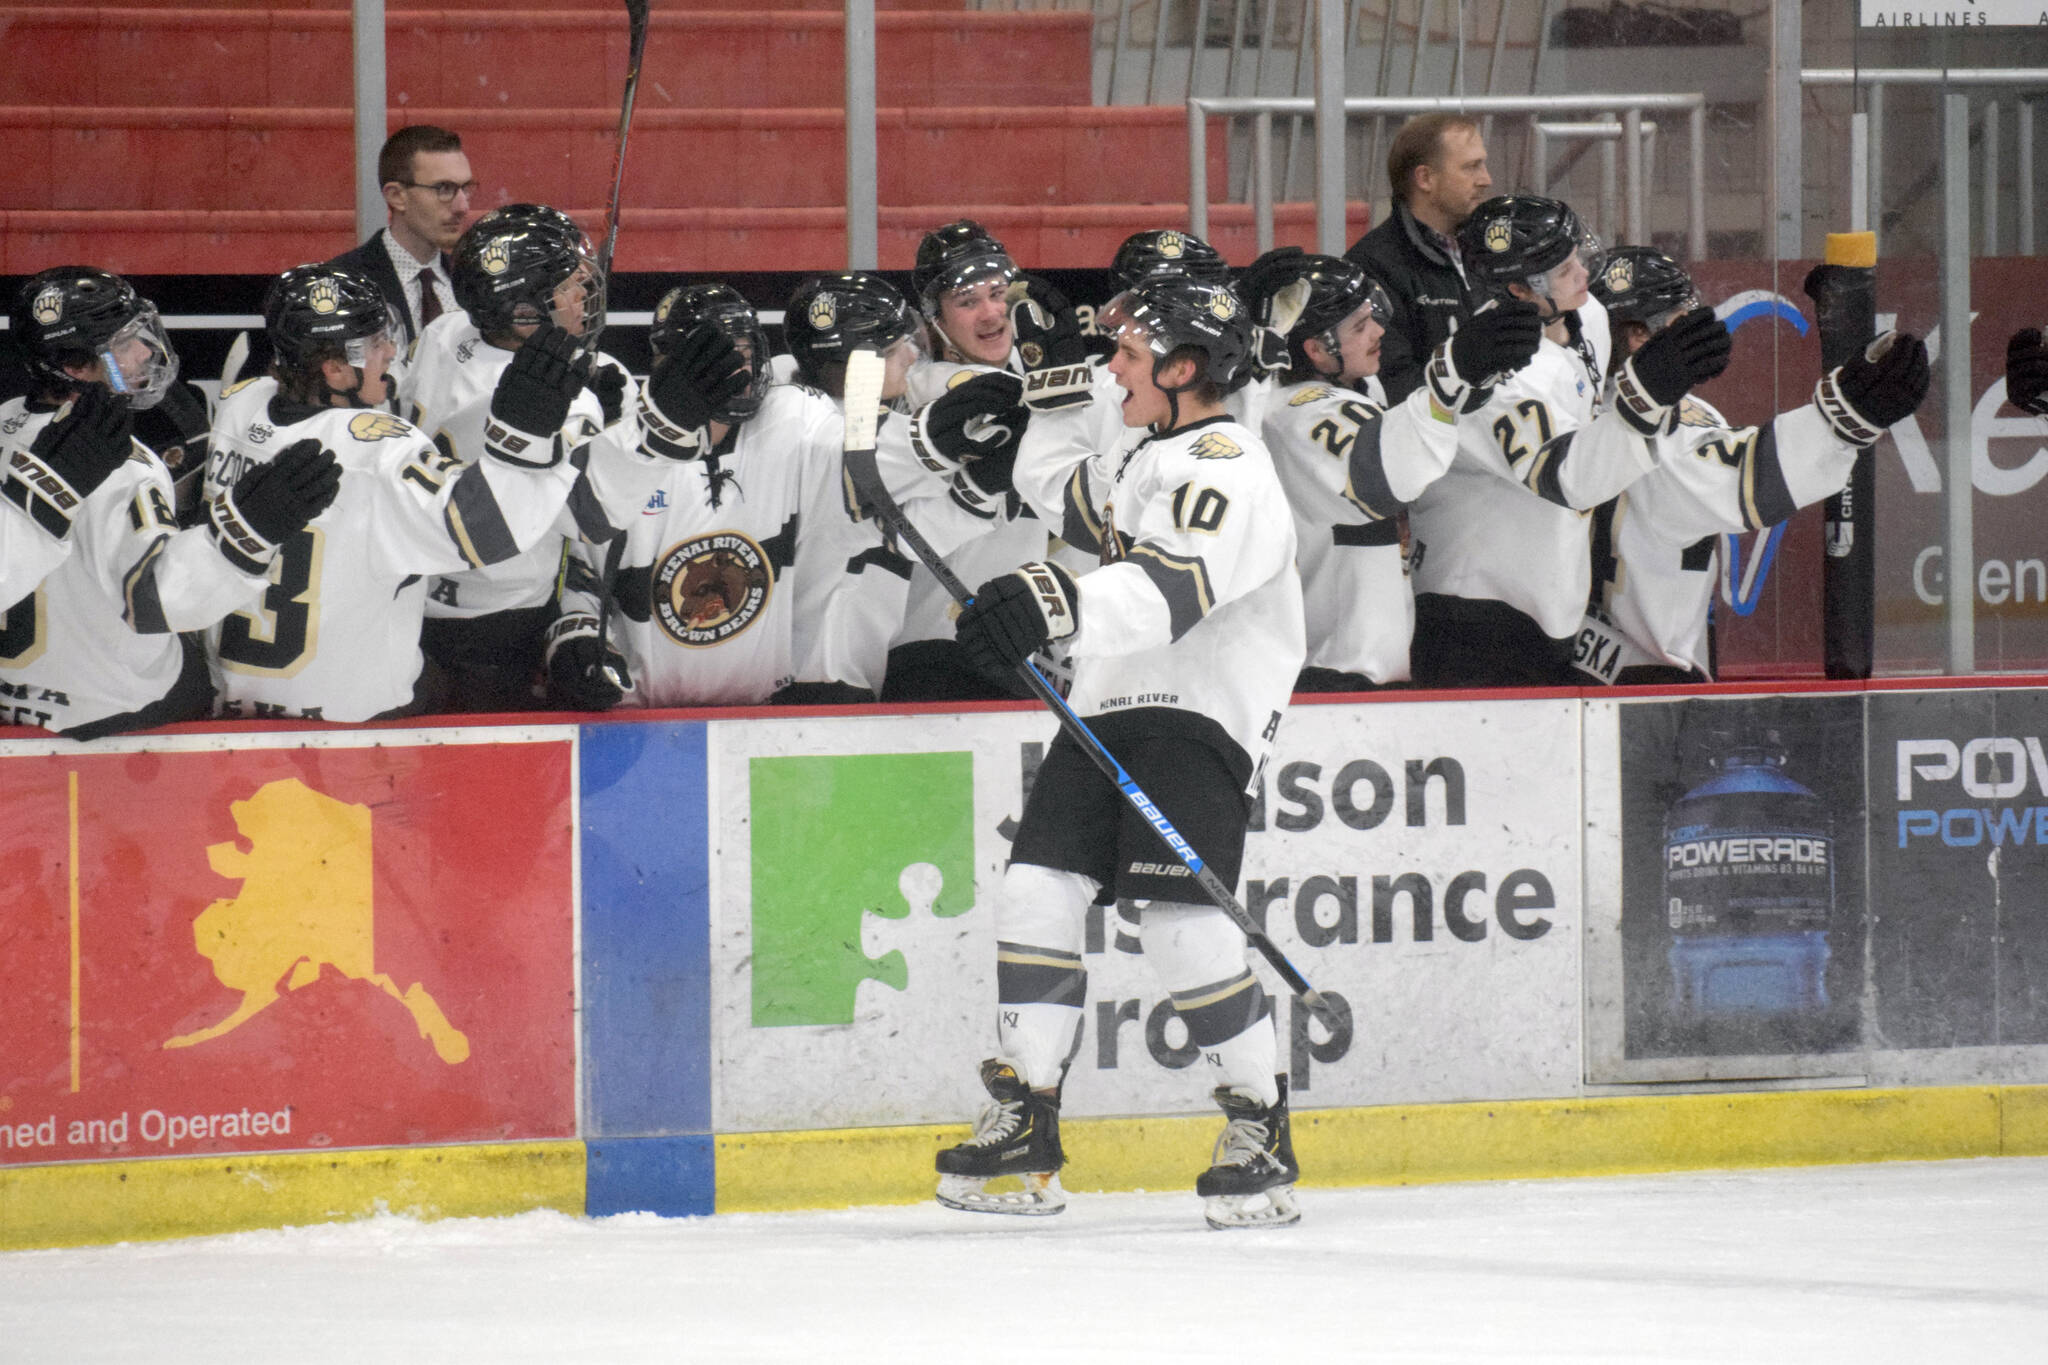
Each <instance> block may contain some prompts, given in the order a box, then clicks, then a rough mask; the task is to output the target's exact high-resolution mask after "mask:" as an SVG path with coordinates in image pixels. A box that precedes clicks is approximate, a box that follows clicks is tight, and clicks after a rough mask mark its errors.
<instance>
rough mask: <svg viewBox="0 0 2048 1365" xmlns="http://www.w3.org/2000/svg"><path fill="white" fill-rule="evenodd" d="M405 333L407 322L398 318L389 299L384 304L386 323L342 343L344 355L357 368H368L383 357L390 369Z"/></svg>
mask: <svg viewBox="0 0 2048 1365" xmlns="http://www.w3.org/2000/svg"><path fill="white" fill-rule="evenodd" d="M404 335H405V324H404V323H402V322H400V321H399V319H398V312H397V310H396V309H395V308H393V307H392V306H391V304H390V303H389V302H388V301H387V302H386V303H385V305H384V325H383V326H381V327H379V328H378V329H377V330H375V331H373V332H365V333H364V334H363V335H361V336H353V337H350V338H349V339H348V340H346V341H344V342H342V343H341V353H342V357H343V358H344V359H346V360H347V361H348V363H349V364H351V365H353V366H355V367H356V368H357V369H359V370H361V369H367V368H369V366H370V365H371V364H372V363H373V362H374V361H375V360H376V359H377V358H378V357H380V356H381V357H382V358H383V362H384V365H385V367H386V368H387V369H388V368H389V367H390V364H391V362H392V361H393V360H394V359H396V358H397V356H398V353H399V351H400V350H401V349H402V342H401V340H400V338H402V337H404Z"/></svg>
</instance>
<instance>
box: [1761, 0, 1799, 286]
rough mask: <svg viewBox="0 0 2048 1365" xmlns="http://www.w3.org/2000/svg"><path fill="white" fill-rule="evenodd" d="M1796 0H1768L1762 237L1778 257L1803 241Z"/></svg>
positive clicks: (1791, 254) (1789, 256) (1792, 254)
mask: <svg viewBox="0 0 2048 1365" xmlns="http://www.w3.org/2000/svg"><path fill="white" fill-rule="evenodd" d="M1799 43H1800V23H1799V0H1771V85H1770V91H1771V95H1770V110H1771V146H1772V148H1773V151H1774V155H1773V157H1772V161H1771V193H1770V196H1769V202H1770V206H1771V219H1770V222H1769V223H1767V224H1766V225H1765V240H1766V241H1767V242H1769V243H1770V244H1771V254H1772V255H1773V256H1775V257H1776V258H1777V259H1778V260H1781V261H1792V260H1797V259H1799V257H1800V255H1801V254H1802V248H1803V245H1804V241H1805V234H1804V231H1803V228H1804V226H1805V217H1804V206H1803V205H1802V204H1801V202H1800V195H1801V189H1802V187H1801V181H1800V168H1801V157H1802V155H1803V154H1804V142H1803V141H1802V137H1803V130H1802V128H1801V125H1800V118H1799V112H1800V111H1799V100H1800V85H1799V69H1800V68H1799V57H1800V48H1799Z"/></svg>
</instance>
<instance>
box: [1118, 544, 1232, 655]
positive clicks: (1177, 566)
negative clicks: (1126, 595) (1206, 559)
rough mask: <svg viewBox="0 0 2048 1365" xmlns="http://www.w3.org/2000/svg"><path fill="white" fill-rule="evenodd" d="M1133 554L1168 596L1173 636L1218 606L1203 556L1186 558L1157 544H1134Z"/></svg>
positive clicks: (1167, 605)
mask: <svg viewBox="0 0 2048 1365" xmlns="http://www.w3.org/2000/svg"><path fill="white" fill-rule="evenodd" d="M1130 558H1131V561H1132V562H1133V563H1135V564H1136V565H1137V566H1138V567H1139V568H1141V569H1143V570H1144V571H1145V577H1147V578H1149V579H1151V580H1152V586H1153V587H1155V588H1157V589H1158V590H1159V595H1160V596H1161V597H1163V598H1165V599H1166V610H1167V613H1168V615H1169V618H1170V620H1171V623H1172V624H1171V630H1172V632H1173V638H1174V639H1176V640H1178V639H1179V638H1180V637H1181V636H1183V635H1185V634H1187V633H1188V632H1189V631H1191V630H1193V629H1194V628H1195V627H1196V626H1197V625H1198V624H1200V623H1201V620H1202V618H1203V617H1204V616H1207V615H1208V614H1209V613H1210V612H1211V611H1213V610H1214V609H1215V607H1216V594H1215V593H1214V592H1213V591H1212V590H1211V588H1210V586H1209V569H1208V566H1207V565H1205V564H1204V563H1203V562H1202V561H1201V560H1200V559H1183V558H1182V557H1181V556H1179V555H1173V554H1168V553H1167V552H1166V551H1164V550H1162V549H1160V548H1159V547H1158V546H1156V545H1134V546H1132V547H1131V554H1130Z"/></svg>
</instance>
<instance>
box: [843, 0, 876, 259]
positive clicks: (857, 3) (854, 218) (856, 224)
mask: <svg viewBox="0 0 2048 1365" xmlns="http://www.w3.org/2000/svg"><path fill="white" fill-rule="evenodd" d="M876 166H877V162H876V155H875V0H846V268H847V269H848V270H873V269H875V268H876V266H878V265H879V264H880V263H881V253H882V245H881V243H882V229H881V214H880V212H879V210H878V209H877V208H876V205H877V204H878V203H879V202H880V199H879V196H880V188H879V186H878V185H877V183H876V175H877V170H876Z"/></svg>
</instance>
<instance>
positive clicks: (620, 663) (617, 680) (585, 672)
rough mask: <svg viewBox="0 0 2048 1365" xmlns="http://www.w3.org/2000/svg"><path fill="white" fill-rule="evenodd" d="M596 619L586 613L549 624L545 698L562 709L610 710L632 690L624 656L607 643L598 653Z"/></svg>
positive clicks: (630, 677)
mask: <svg viewBox="0 0 2048 1365" xmlns="http://www.w3.org/2000/svg"><path fill="white" fill-rule="evenodd" d="M597 626H598V622H597V618H596V617H595V616H591V615H588V614H585V613H579V614H576V615H571V616H563V617H560V618H558V619H557V620H556V621H555V623H554V624H553V625H551V626H549V627H548V633H547V658H548V701H549V703H550V704H551V705H553V706H555V707H557V708H558V709H560V710H564V711H609V710H611V709H612V708H613V707H614V706H617V705H618V704H619V702H620V701H621V700H622V699H623V698H624V697H625V695H626V693H627V692H628V691H630V690H632V686H633V679H632V675H631V674H630V673H629V672H628V671H627V668H626V658H625V656H624V655H623V654H621V653H619V651H618V650H616V649H614V648H612V647H611V645H610V644H609V643H607V644H606V645H605V646H604V648H603V650H602V652H601V653H600V651H599V648H598V643H597Z"/></svg>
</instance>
